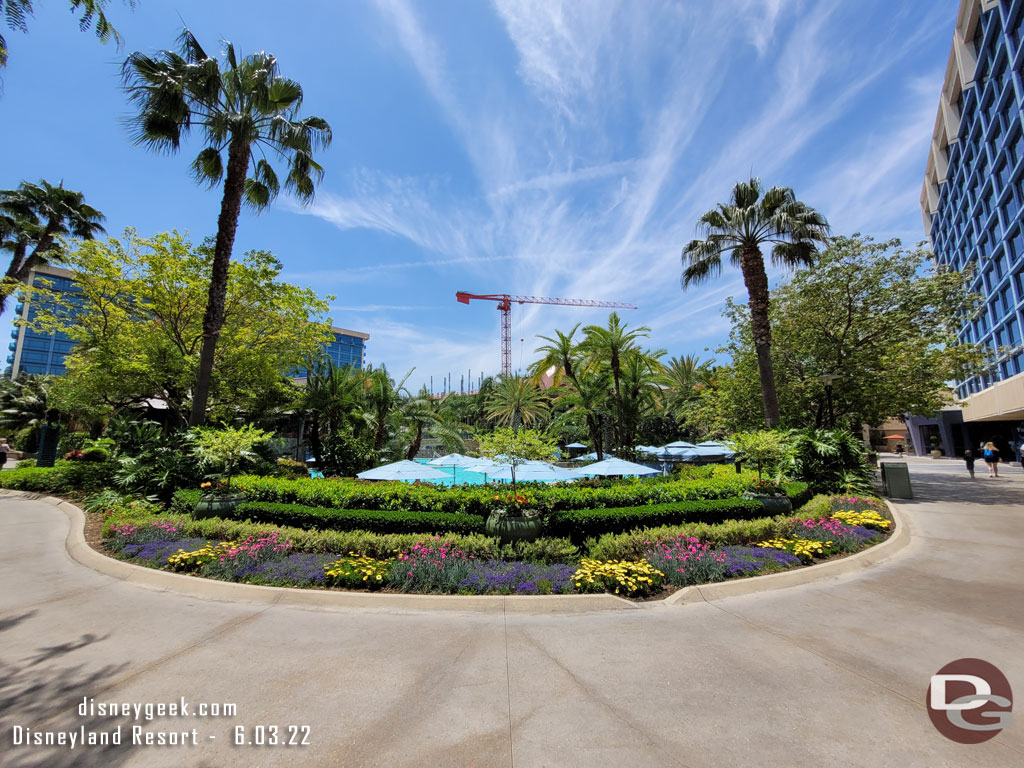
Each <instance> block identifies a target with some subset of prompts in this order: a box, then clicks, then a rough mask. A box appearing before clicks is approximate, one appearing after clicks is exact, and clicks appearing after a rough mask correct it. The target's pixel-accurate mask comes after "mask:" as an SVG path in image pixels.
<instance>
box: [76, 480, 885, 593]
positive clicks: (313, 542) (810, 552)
mask: <svg viewBox="0 0 1024 768" xmlns="http://www.w3.org/2000/svg"><path fill="white" fill-rule="evenodd" d="M132 504H134V508H129V509H115V510H114V512H113V515H111V516H108V518H107V519H106V521H105V522H104V523H103V529H104V530H103V539H102V543H101V545H100V547H99V548H100V549H101V550H102V551H104V552H106V553H107V554H109V555H111V556H113V557H117V558H119V559H123V560H127V561H129V562H133V563H136V564H139V565H144V566H148V567H154V568H162V569H166V570H172V571H177V572H183V573H190V574H193V575H197V576H203V577H207V578H214V579H220V580H224V581H236V582H245V583H255V584H266V585H273V586H291V587H306V588H317V589H360V590H379V591H385V592H399V593H410V592H412V593H426V594H472V595H479V594H574V593H576V594H579V593H594V592H610V593H613V594H618V595H620V596H623V597H628V598H632V599H651V598H658V597H664V596H667V595H668V594H671V593H672V592H673V591H675V590H676V589H679V588H682V587H685V586H690V585H693V584H706V583H714V582H721V581H725V580H727V579H735V578H746V577H750V576H757V575H762V574H766V573H776V572H780V571H783V570H789V569H792V568H798V567H802V566H806V565H812V564H815V563H819V562H823V561H824V560H828V559H832V558H837V557H844V556H846V555H848V554H852V553H854V552H856V551H859V550H862V549H864V548H866V547H868V546H871V545H873V544H877V543H879V542H880V541H881V540H882V539H883V538H884V537H885V536H886V535H888V533H889V532H890V531H891V528H892V521H891V518H889V516H888V513H887V511H886V510H885V507H884V505H883V504H881V502H879V501H878V500H877V499H868V498H863V499H856V500H853V499H849V498H843V497H831V498H829V497H816V498H815V499H814V500H813V501H812V503H810V504H808V505H807V506H806V507H805V508H804V509H803V510H801V511H800V513H798V514H797V515H796V516H786V517H782V518H761V519H757V520H748V521H735V520H730V521H726V522H723V523H719V524H707V523H704V524H689V525H684V526H669V527H661V528H654V529H644V530H638V531H632V532H628V533H623V534H616V535H606V536H602V537H601V538H600V539H596V540H595V539H591V540H589V541H588V542H586V544H585V545H583V546H582V547H580V548H578V547H575V546H574V545H573V544H572V543H571V542H569V541H568V540H566V539H541V540H540V541H538V542H532V543H530V544H527V545H517V546H516V547H505V548H502V547H501V546H500V545H499V544H498V542H497V541H496V540H495V539H492V538H489V537H486V536H480V535H471V536H459V535H454V534H448V535H444V536H433V537H429V536H419V535H417V534H371V533H367V532H364V531H347V532H340V531H303V530H301V529H294V528H293V529H289V528H269V527H267V526H259V525H254V524H251V523H240V522H237V521H228V520H221V519H216V518H214V519H206V520H195V519H193V518H191V517H189V516H187V515H166V514H164V515H153V514H146V513H147V512H148V511H150V510H147V507H146V503H145V502H133V503H132ZM823 513H824V514H823ZM89 517H91V518H93V520H96V519H102V518H100V516H99V515H98V514H96V515H90V516H89ZM87 530H91V531H93V532H94V531H95V522H94V521H90V522H89V523H88V524H87ZM213 532H220V533H221V534H222V535H221V536H220V537H217V536H211V535H209V534H210V533H213ZM225 534H226V535H225ZM693 534H699V535H693ZM762 537H763V538H762ZM90 539H92V537H90ZM90 543H92V544H93V546H96V542H95V541H94V540H91V541H90ZM345 545H350V546H349V548H346V547H345Z"/></svg>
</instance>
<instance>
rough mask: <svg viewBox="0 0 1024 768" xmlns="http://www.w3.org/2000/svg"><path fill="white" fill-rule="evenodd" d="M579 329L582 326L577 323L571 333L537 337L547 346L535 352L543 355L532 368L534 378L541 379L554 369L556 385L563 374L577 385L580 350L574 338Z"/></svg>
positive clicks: (540, 347)
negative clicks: (549, 370)
mask: <svg viewBox="0 0 1024 768" xmlns="http://www.w3.org/2000/svg"><path fill="white" fill-rule="evenodd" d="M579 327H580V324H579V323H576V325H574V326H573V327H572V330H570V331H569V333H562V332H561V331H559V330H556V331H555V336H554V337H551V336H538V337H537V338H538V339H541V340H543V341H546V342H547V344H542V345H541V346H539V347H537V349H535V350H534V352H539V353H541V355H542V356H541V358H540V359H539V360H537V361H536V362H534V363H533V365H531V366H530V372H531V374H532V375H533V376H534V378H537V379H539V378H540V377H542V376H543V375H544V374H545V372H546V371H548V369H550V368H554V369H555V375H554V380H555V384H558V382H559V380H560V379H561V376H562V374H564V375H565V376H566V377H567V378H568V379H569V381H571V382H573V383H574V384H575V383H576V373H577V369H578V367H579V356H580V350H579V345H578V344H577V343H576V342H575V341H573V337H574V336H575V335H576V331H577V330H579Z"/></svg>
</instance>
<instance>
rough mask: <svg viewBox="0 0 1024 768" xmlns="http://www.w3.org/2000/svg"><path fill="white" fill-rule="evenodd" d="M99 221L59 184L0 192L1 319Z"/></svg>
mask: <svg viewBox="0 0 1024 768" xmlns="http://www.w3.org/2000/svg"><path fill="white" fill-rule="evenodd" d="M0 1H2V0H0ZM101 221H103V214H102V213H100V212H99V211H97V210H96V209H95V208H93V207H92V206H89V205H86V203H85V197H84V195H82V193H81V192H75V191H73V190H70V189H64V184H63V182H61V183H60V184H58V185H57V186H53V185H52V184H50V183H49V182H47V181H40V182H39V183H38V184H31V183H29V182H27V181H23V182H21V184H20V185H19V186H18V188H17V189H5V190H0V249H3V250H5V251H9V252H10V254H11V261H10V263H9V264H8V266H7V271H6V272H5V273H4V278H3V280H2V281H0V315H2V314H3V312H4V308H5V307H6V304H7V298H8V296H10V295H11V294H12V293H14V291H15V290H16V289H17V287H18V285H20V284H22V283H24V282H25V281H26V280H27V279H28V276H29V273H30V272H31V271H32V270H33V269H35V268H36V267H39V266H42V265H43V264H46V262H47V260H48V259H49V258H52V257H53V256H54V255H55V254H59V253H60V252H61V243H60V240H59V238H60V237H62V236H69V237H75V238H80V239H82V240H92V239H93V237H95V236H96V235H97V234H99V233H100V232H103V227H102V226H101V225H100V222H101Z"/></svg>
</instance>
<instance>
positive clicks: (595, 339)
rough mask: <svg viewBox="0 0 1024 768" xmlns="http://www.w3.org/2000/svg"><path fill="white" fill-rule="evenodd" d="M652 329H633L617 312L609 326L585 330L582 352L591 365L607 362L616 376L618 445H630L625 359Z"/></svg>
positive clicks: (605, 363) (635, 349) (591, 327)
mask: <svg viewBox="0 0 1024 768" xmlns="http://www.w3.org/2000/svg"><path fill="white" fill-rule="evenodd" d="M650 330H651V329H650V328H647V327H646V326H639V327H637V328H633V329H630V328H628V326H627V325H626V324H625V323H623V322H622V321H621V320H620V319H619V315H618V313H617V312H612V313H611V314H610V315H609V316H608V325H607V327H603V326H600V325H588V326H587V327H586V328H584V329H583V333H584V340H583V343H582V344H581V347H582V351H583V352H584V353H585V354H586V355H587V358H588V360H589V362H590V364H592V365H594V364H596V365H607V366H608V369H609V371H610V372H611V376H612V385H613V387H614V392H615V413H616V421H615V435H614V436H615V446H616V447H617V448H619V447H622V446H624V445H625V444H626V436H625V434H624V426H625V414H624V411H623V400H622V364H623V361H624V359H625V358H627V357H628V356H629V355H630V354H632V353H634V352H636V351H637V350H638V349H639V346H638V344H637V340H638V339H641V338H646V337H647V335H648V334H649V333H650ZM630 447H632V446H630Z"/></svg>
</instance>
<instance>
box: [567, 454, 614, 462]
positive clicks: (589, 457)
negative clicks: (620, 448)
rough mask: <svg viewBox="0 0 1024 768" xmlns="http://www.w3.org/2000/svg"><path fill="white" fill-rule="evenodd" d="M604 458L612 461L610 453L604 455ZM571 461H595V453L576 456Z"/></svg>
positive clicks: (612, 457)
mask: <svg viewBox="0 0 1024 768" xmlns="http://www.w3.org/2000/svg"><path fill="white" fill-rule="evenodd" d="M605 458H608V459H614V458H615V457H614V456H612V455H611V454H610V453H606V454H605ZM573 461H597V453H588V454H586V455H584V456H577V457H576V458H575V459H573Z"/></svg>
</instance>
